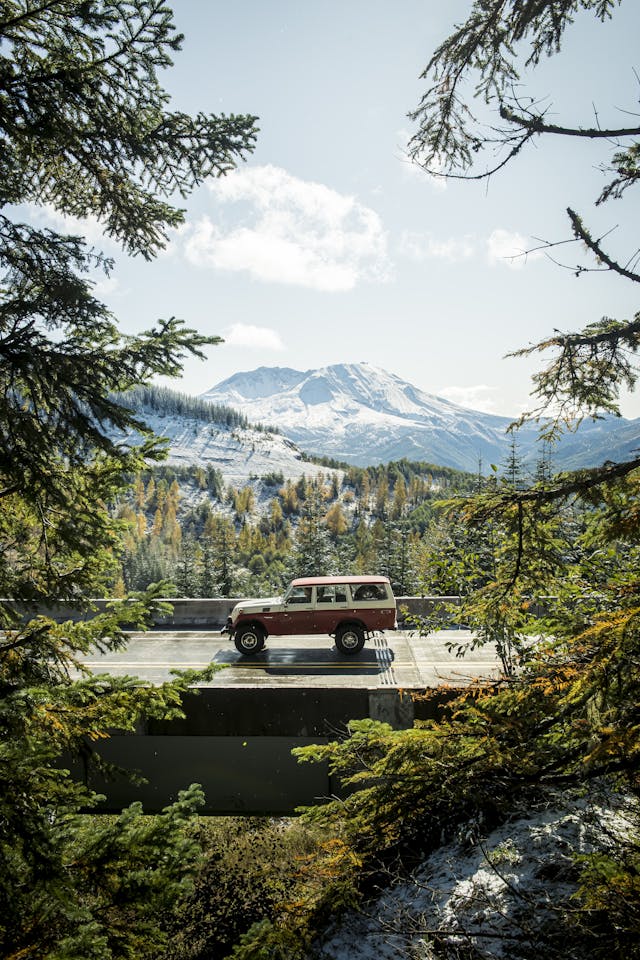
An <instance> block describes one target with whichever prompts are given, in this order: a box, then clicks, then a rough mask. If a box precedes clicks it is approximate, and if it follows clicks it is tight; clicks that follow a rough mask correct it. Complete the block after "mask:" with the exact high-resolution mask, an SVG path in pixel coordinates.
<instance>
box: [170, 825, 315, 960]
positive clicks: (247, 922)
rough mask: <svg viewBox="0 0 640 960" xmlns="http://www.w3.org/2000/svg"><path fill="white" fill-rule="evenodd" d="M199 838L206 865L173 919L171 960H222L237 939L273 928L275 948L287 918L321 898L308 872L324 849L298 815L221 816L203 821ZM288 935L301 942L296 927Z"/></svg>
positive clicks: (271, 942)
mask: <svg viewBox="0 0 640 960" xmlns="http://www.w3.org/2000/svg"><path fill="white" fill-rule="evenodd" d="M197 840H198V844H199V845H200V847H201V848H202V849H203V851H204V862H203V865H202V868H201V870H200V872H199V874H198V878H197V881H196V883H195V886H194V888H193V891H192V893H191V894H190V896H189V897H188V898H187V899H186V900H185V901H184V903H183V904H182V906H181V908H180V910H179V911H178V912H177V913H176V914H175V916H174V918H173V919H172V920H171V924H170V930H171V946H170V948H168V949H167V952H166V954H165V958H166V960H195V958H200V957H207V958H209V960H223V958H226V957H227V956H228V955H230V954H231V953H232V949H233V947H234V945H235V944H237V943H238V942H243V941H244V942H249V943H253V942H254V940H255V939H256V938H255V934H256V931H257V930H259V934H260V936H259V938H258V939H260V940H261V941H262V938H263V936H264V934H265V932H266V931H269V934H268V938H267V943H268V944H269V948H271V947H273V948H274V950H275V949H276V947H275V946H274V944H276V943H277V942H280V940H281V934H280V931H281V930H283V931H284V930H285V929H286V925H283V924H282V923H281V920H282V918H283V917H288V916H290V915H293V914H295V912H296V909H297V907H296V905H302V904H303V903H305V904H306V903H307V901H308V903H309V905H310V904H311V902H312V901H313V900H314V899H315V898H316V897H317V895H318V889H317V887H318V885H317V881H316V879H315V878H314V877H313V875H312V873H311V865H312V864H313V863H314V862H315V859H316V857H317V856H318V855H319V854H320V853H321V850H322V840H321V837H319V836H318V834H317V831H315V830H314V829H310V828H308V827H306V826H304V825H303V824H302V823H301V822H300V821H296V820H293V821H280V820H271V819H267V818H247V817H238V818H219V819H217V820H201V821H200V823H199V825H198V830H197ZM304 912H305V911H304V910H300V914H301V915H302V914H303V913H304ZM285 938H286V939H287V940H288V942H289V944H290V945H293V944H294V943H296V942H297V943H298V945H299V944H300V943H301V942H302V941H303V940H304V937H302V935H298V934H297V933H294V932H293V931H292V930H287V932H286V934H285ZM244 949H245V947H243V948H241V952H240V955H241V956H242V955H244V954H243V952H242V950H244ZM259 949H261V950H265V949H267V947H266V944H265V943H262V945H261V946H260V948H259ZM258 955H260V954H258ZM265 955H266V954H265ZM270 955H271V956H277V955H278V954H277V953H275V952H274V953H273V954H270ZM294 955H295V954H294Z"/></svg>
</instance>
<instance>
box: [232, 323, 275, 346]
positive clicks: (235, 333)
mask: <svg viewBox="0 0 640 960" xmlns="http://www.w3.org/2000/svg"><path fill="white" fill-rule="evenodd" d="M223 337H224V342H225V344H226V345H227V346H230V347H249V348H250V349H252V350H272V351H280V350H284V343H283V342H282V340H281V338H280V334H279V333H278V332H277V331H276V330H272V329H271V328H270V327H256V326H254V325H253V324H250V323H234V324H233V325H232V326H231V327H228V328H227V330H225V331H223Z"/></svg>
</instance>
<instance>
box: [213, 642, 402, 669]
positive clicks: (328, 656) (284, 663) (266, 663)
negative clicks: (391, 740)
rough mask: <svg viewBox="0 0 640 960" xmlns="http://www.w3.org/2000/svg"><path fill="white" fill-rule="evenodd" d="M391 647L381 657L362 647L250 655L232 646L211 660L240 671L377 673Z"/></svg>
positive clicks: (388, 657)
mask: <svg viewBox="0 0 640 960" xmlns="http://www.w3.org/2000/svg"><path fill="white" fill-rule="evenodd" d="M392 660H393V651H391V650H389V649H388V648H387V649H385V651H384V658H382V657H380V656H379V654H377V653H376V651H375V650H361V651H360V653H358V654H356V655H355V656H352V657H351V656H345V655H344V654H342V653H340V652H339V651H338V650H336V649H335V648H333V649H317V650H308V649H307V650H291V649H280V650H277V649H275V650H269V649H267V650H263V651H262V652H261V653H258V654H255V655H254V656H252V657H245V656H243V655H242V654H241V653H236V652H235V651H233V650H229V651H227V650H220V651H219V652H218V653H216V655H215V656H214V658H213V662H214V663H219V664H224V665H225V666H227V667H234V668H235V669H236V670H239V671H244V670H247V671H256V670H257V671H260V672H261V673H265V674H267V675H268V676H282V675H283V674H291V675H293V676H322V675H327V676H328V675H331V676H336V675H337V676H348V675H353V674H356V673H357V674H358V675H359V676H378V675H379V674H381V673H384V671H385V670H388V669H389V665H390V662H391V661H392Z"/></svg>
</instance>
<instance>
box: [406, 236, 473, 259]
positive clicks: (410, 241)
mask: <svg viewBox="0 0 640 960" xmlns="http://www.w3.org/2000/svg"><path fill="white" fill-rule="evenodd" d="M400 251H401V253H403V254H404V255H405V256H406V257H409V259H411V260H418V261H419V260H434V259H439V260H450V261H451V262H458V261H460V260H468V259H470V258H471V257H473V256H474V254H475V253H476V245H475V242H474V240H473V238H472V237H470V236H465V237H448V238H447V239H444V240H436V239H435V238H434V237H433V236H431V235H430V234H421V233H411V232H405V233H403V234H402V237H401V239H400Z"/></svg>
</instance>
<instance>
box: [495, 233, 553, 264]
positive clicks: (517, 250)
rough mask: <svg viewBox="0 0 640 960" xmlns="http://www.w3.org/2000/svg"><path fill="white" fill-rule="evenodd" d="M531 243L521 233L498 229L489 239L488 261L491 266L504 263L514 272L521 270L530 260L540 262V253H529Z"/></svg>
mask: <svg viewBox="0 0 640 960" xmlns="http://www.w3.org/2000/svg"><path fill="white" fill-rule="evenodd" d="M530 248H531V241H530V240H527V239H526V238H525V237H523V236H522V234H520V233H512V232H510V231H509V230H503V229H501V228H497V229H496V230H494V231H493V233H492V234H491V235H490V236H489V238H488V239H487V260H488V261H489V263H491V264H498V263H502V264H504V266H506V267H511V269H513V270H520V269H522V267H524V265H525V264H526V263H527V261H528V260H538V259H539V258H540V256H541V254H540V251H538V250H536V251H535V252H533V253H527V250H529V249H530Z"/></svg>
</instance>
